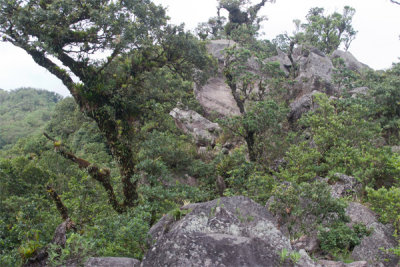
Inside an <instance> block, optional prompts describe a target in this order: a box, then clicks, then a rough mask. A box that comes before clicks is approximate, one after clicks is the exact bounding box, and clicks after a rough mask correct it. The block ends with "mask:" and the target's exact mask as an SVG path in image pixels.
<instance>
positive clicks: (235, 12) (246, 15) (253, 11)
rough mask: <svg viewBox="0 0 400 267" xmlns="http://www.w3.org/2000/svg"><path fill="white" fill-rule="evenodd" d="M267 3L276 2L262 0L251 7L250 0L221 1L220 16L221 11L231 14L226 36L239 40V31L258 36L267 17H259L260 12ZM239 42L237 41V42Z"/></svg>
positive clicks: (219, 6)
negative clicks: (257, 33)
mask: <svg viewBox="0 0 400 267" xmlns="http://www.w3.org/2000/svg"><path fill="white" fill-rule="evenodd" d="M267 2H275V1H274V0H261V1H260V2H259V3H258V4H255V5H250V1H249V0H219V1H218V4H219V5H218V7H217V8H218V14H219V13H220V10H221V9H225V10H227V11H228V12H229V15H228V23H227V24H226V26H225V32H226V35H227V36H229V37H233V39H234V40H235V39H238V38H239V36H235V35H237V34H238V33H237V32H236V30H239V31H240V32H241V33H243V31H247V32H248V34H249V35H250V36H253V35H255V34H256V32H257V31H258V30H259V29H260V23H261V22H262V21H263V20H265V17H260V16H258V12H259V11H260V10H261V8H262V7H263V6H264V5H265V4H266V3H267ZM235 41H237V40H235Z"/></svg>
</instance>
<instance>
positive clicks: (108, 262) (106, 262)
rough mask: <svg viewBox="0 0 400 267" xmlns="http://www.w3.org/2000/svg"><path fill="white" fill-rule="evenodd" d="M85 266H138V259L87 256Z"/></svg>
mask: <svg viewBox="0 0 400 267" xmlns="http://www.w3.org/2000/svg"><path fill="white" fill-rule="evenodd" d="M84 266H85V267H139V266H140V261H138V260H137V259H132V258H114V257H106V258H89V259H88V261H87V262H86V263H85V265H84Z"/></svg>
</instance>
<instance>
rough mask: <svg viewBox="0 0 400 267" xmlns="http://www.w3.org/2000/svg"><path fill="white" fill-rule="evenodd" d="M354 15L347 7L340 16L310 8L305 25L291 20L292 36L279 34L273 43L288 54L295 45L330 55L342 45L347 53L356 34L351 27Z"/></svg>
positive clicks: (318, 8) (351, 9)
mask: <svg viewBox="0 0 400 267" xmlns="http://www.w3.org/2000/svg"><path fill="white" fill-rule="evenodd" d="M354 14H355V9H354V8H352V7H349V6H345V7H344V8H343V12H342V14H340V13H338V12H334V13H332V14H329V15H325V14H324V9H323V8H320V7H314V8H311V9H310V10H309V12H308V14H307V16H306V22H305V23H302V22H301V21H300V20H298V19H297V20H293V22H294V24H295V26H296V30H295V31H294V33H293V36H289V35H288V34H280V35H278V36H277V37H276V38H275V40H274V43H275V44H276V45H277V46H278V47H279V48H280V49H281V50H282V51H285V52H287V53H289V54H291V53H292V52H293V51H291V50H292V49H293V46H294V45H297V44H300V45H306V46H312V47H316V48H318V49H319V50H321V51H322V52H324V53H325V54H331V53H332V52H333V51H335V50H336V49H338V48H339V46H340V45H342V44H343V46H344V49H345V50H346V51H347V49H349V47H350V44H351V42H352V41H353V40H354V38H355V36H356V34H357V31H355V30H354V28H353V26H352V25H351V23H352V20H353V16H354Z"/></svg>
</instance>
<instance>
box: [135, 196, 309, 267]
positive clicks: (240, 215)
mask: <svg viewBox="0 0 400 267" xmlns="http://www.w3.org/2000/svg"><path fill="white" fill-rule="evenodd" d="M184 209H189V210H191V211H190V212H189V213H188V214H187V215H186V216H185V217H183V218H182V219H181V220H179V221H174V220H173V219H172V217H171V216H168V215H167V216H164V217H163V218H162V219H161V220H160V221H159V222H158V223H157V224H156V225H155V226H154V227H153V228H152V229H151V230H150V235H151V236H152V238H153V243H154V245H153V247H152V248H150V249H149V251H148V252H147V254H146V256H145V258H144V259H143V261H142V264H141V266H143V267H146V266H182V267H183V266H185V267H186V266H294V263H293V262H292V261H290V260H289V257H288V259H286V260H285V261H284V262H282V261H281V257H280V254H281V252H282V251H283V250H287V251H288V253H289V254H290V253H294V252H295V251H293V250H292V247H291V245H290V242H289V239H288V238H287V237H285V236H284V235H283V234H282V232H281V231H280V230H279V229H278V228H277V224H276V222H275V219H274V218H273V216H272V215H271V214H270V213H269V212H268V210H267V209H266V208H265V207H262V206H261V205H259V204H257V203H255V202H254V201H252V200H250V199H249V198H246V197H241V196H238V197H231V198H226V197H225V198H220V199H217V200H213V201H210V202H206V203H198V204H190V205H187V206H185V207H184ZM302 253H303V254H301V258H300V259H299V261H298V263H297V264H298V265H297V266H317V265H315V264H314V263H313V261H312V260H311V259H310V258H309V257H308V255H307V254H306V253H305V252H304V251H303V252H302ZM289 254H288V255H289Z"/></svg>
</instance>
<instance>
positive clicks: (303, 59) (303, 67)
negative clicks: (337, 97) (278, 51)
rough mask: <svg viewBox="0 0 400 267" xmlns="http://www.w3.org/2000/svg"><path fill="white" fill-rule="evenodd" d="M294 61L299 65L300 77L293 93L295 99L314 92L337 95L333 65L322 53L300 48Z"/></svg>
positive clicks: (297, 78)
mask: <svg viewBox="0 0 400 267" xmlns="http://www.w3.org/2000/svg"><path fill="white" fill-rule="evenodd" d="M294 61H295V63H296V64H297V65H298V76H297V77H296V79H295V80H296V84H295V85H294V86H293V92H292V95H293V97H294V98H298V97H301V96H303V95H305V94H308V93H311V92H312V91H314V90H316V91H319V92H323V93H326V94H327V95H334V94H335V93H337V92H336V89H335V88H334V86H333V85H332V73H333V72H332V71H333V64H332V62H331V60H330V58H329V57H327V56H325V55H324V54H323V53H322V52H321V51H319V50H318V49H315V48H304V47H298V48H296V49H295V52H294Z"/></svg>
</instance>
